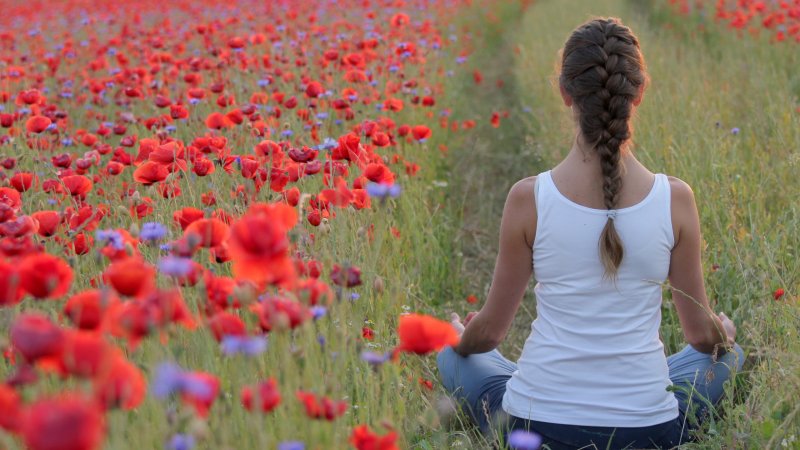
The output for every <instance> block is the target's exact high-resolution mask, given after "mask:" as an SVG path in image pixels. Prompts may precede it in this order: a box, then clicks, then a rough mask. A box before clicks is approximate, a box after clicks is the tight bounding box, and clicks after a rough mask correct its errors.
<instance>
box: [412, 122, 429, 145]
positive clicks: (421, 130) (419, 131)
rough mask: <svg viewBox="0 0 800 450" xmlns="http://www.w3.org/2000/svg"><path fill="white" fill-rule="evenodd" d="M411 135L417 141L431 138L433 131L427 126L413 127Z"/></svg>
mask: <svg viewBox="0 0 800 450" xmlns="http://www.w3.org/2000/svg"><path fill="white" fill-rule="evenodd" d="M411 135H412V136H414V139H416V140H417V141H421V140H423V139H428V138H429V137H431V129H430V128H428V127H426V126H425V125H415V126H413V127H411Z"/></svg>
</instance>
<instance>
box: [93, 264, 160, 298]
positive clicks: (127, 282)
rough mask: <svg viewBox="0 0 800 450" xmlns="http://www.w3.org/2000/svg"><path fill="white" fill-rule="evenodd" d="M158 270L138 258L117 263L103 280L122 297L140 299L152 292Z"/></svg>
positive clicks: (110, 267) (106, 272)
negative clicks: (139, 297) (141, 296)
mask: <svg viewBox="0 0 800 450" xmlns="http://www.w3.org/2000/svg"><path fill="white" fill-rule="evenodd" d="M155 276H156V269H155V267H153V266H151V265H150V264H148V263H146V262H145V261H144V260H142V259H140V258H138V257H134V256H131V257H127V258H125V259H122V260H119V261H115V262H114V263H112V264H111V265H109V266H108V267H107V268H106V270H105V272H103V280H104V281H105V282H106V283H108V284H110V285H111V287H113V288H114V290H115V291H117V292H118V293H119V294H120V295H125V296H128V297H138V296H140V295H142V294H145V293H147V292H149V291H150V290H152V288H153V286H154V282H155V280H154V279H155Z"/></svg>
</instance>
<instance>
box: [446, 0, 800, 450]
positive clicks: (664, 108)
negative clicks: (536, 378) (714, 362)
mask: <svg viewBox="0 0 800 450" xmlns="http://www.w3.org/2000/svg"><path fill="white" fill-rule="evenodd" d="M662 3H666V2H658V1H636V2H633V1H624V0H602V1H596V2H585V1H580V0H558V1H555V0H549V1H548V0H542V1H537V2H535V3H534V4H533V5H532V7H530V8H528V9H527V11H526V13H525V15H524V17H522V18H521V19H520V18H518V17H517V16H513V11H511V14H512V16H513V17H512V16H507V17H501V20H500V21H499V22H498V23H499V24H500V26H495V27H490V28H488V29H487V30H485V33H486V37H487V39H486V40H487V42H488V43H489V46H490V47H488V48H489V49H490V50H489V51H490V52H491V54H492V55H493V56H494V58H495V59H494V61H493V62H492V64H491V65H488V66H486V67H485V68H483V67H482V71H483V74H484V77H485V81H484V82H483V83H484V84H485V83H486V80H489V81H490V82H492V81H491V80H492V79H502V80H503V81H504V86H503V88H501V89H497V88H494V89H492V88H490V87H488V86H477V85H476V86H474V87H473V88H472V89H470V90H469V91H466V92H464V94H465V95H469V96H472V98H473V100H472V101H474V102H477V103H476V104H482V105H486V104H489V105H492V106H495V105H496V107H497V108H499V109H503V110H507V111H509V113H510V115H509V117H508V118H507V119H504V120H502V121H501V125H500V129H499V131H500V133H497V132H496V131H495V132H494V133H479V134H480V135H482V136H483V135H485V136H487V137H486V138H485V139H481V138H478V139H475V140H474V141H473V142H471V143H470V144H471V145H467V146H464V147H463V148H458V149H453V150H452V165H453V166H452V168H451V170H452V174H451V178H450V180H449V181H450V186H449V188H448V197H449V200H450V205H449V207H450V208H451V209H450V213H451V214H453V216H452V217H456V218H458V220H460V221H461V226H460V232H459V233H458V234H457V236H455V240H454V241H455V242H456V243H457V246H456V248H458V247H460V248H461V253H462V257H461V258H460V259H459V260H460V261H461V268H460V272H461V274H462V278H463V286H465V292H463V293H459V294H470V293H471V294H475V295H477V296H478V298H479V299H480V301H481V302H482V301H483V300H484V299H485V294H486V293H487V292H488V287H489V283H490V282H491V277H492V270H493V269H494V259H495V257H496V255H497V236H498V234H497V230H498V226H499V222H500V216H501V213H502V207H503V202H504V200H505V196H506V194H507V192H508V189H509V188H510V186H511V185H512V184H513V183H514V182H516V181H517V180H519V179H520V178H524V177H526V176H529V175H533V174H535V173H538V172H539V171H541V170H546V169H547V168H549V167H551V166H552V165H553V164H554V163H555V162H557V161H558V160H560V158H561V157H563V155H565V154H566V152H567V151H568V148H569V143H570V142H571V139H572V124H571V123H570V121H569V118H568V115H567V114H566V112H565V110H564V108H563V105H562V104H561V102H560V98H559V97H558V91H557V87H556V86H557V85H556V84H555V83H554V80H555V73H556V72H555V62H556V55H557V51H558V50H559V48H560V47H561V46H562V45H563V42H564V40H565V39H566V37H567V36H568V34H569V32H570V31H571V30H572V29H573V28H574V27H575V26H577V25H578V24H580V23H581V22H583V21H584V20H586V19H588V18H589V17H591V16H594V15H612V16H617V17H620V18H622V20H623V22H624V23H626V24H627V25H629V26H630V27H631V28H632V29H633V30H634V32H635V33H636V34H637V35H638V36H639V38H640V40H641V42H642V49H643V52H644V55H645V59H646V61H647V63H648V67H649V70H650V74H651V78H652V84H651V86H650V88H649V90H648V91H647V93H646V94H645V100H644V102H643V104H642V106H641V108H640V110H639V115H638V118H637V121H636V123H635V128H636V130H635V134H634V142H635V143H636V145H635V148H634V151H635V152H636V154H637V156H638V157H639V158H640V160H642V161H643V162H644V163H645V164H646V165H647V166H648V167H650V168H651V169H652V170H654V171H657V172H664V173H667V174H670V175H674V176H677V177H679V178H681V179H683V180H685V181H687V182H688V183H689V184H690V185H691V186H693V189H694V191H695V195H696V198H697V202H698V207H699V209H700V214H701V221H702V231H703V235H704V239H705V249H704V267H705V271H706V283H707V291H708V295H709V298H710V299H711V301H712V302H713V303H714V308H715V309H716V310H718V311H725V312H726V313H727V314H728V315H729V316H731V317H732V318H733V319H734V321H735V322H736V323H737V326H738V329H739V331H738V341H739V342H740V343H741V344H742V346H743V347H744V348H745V349H746V351H747V353H748V361H747V364H746V366H745V373H743V374H741V376H739V377H737V379H736V383H735V385H734V386H732V388H731V389H730V391H729V393H730V394H731V395H729V396H728V398H727V399H726V400H725V401H724V402H723V403H724V404H723V409H724V410H725V415H724V417H723V418H722V420H716V421H714V422H713V423H711V425H710V428H709V429H708V430H706V431H705V433H704V437H703V439H702V440H701V442H700V443H699V444H696V445H697V446H698V447H696V448H780V446H781V443H782V442H784V440H786V441H785V442H786V443H787V445H789V447H788V448H798V447H797V446H798V445H800V444H799V443H798V442H800V413H798V406H797V402H796V399H797V398H800V375H799V374H800V356H798V355H800V337H798V330H799V329H800V308H798V303H797V287H798V286H800V263H798V258H797V252H798V248H797V245H798V244H797V243H798V242H800V218H798V204H797V201H796V199H797V198H799V197H800V184H798V183H797V182H796V173H797V169H798V163H800V114H798V113H797V112H796V111H795V108H796V107H797V104H798V103H800V100H799V99H800V74H798V72H797V70H796V67H800V52H798V51H797V47H796V46H795V47H791V46H773V45H770V44H769V43H768V42H766V41H757V40H753V39H751V38H749V37H748V38H743V39H740V38H737V36H736V35H735V34H734V33H732V32H729V31H726V30H722V29H719V28H717V27H716V26H715V25H713V24H706V31H704V32H699V31H697V25H698V24H697V23H696V22H695V21H697V20H701V19H697V18H696V19H693V20H695V21H691V20H689V21H687V19H685V18H675V17H673V16H672V15H671V14H669V13H668V12H667V11H666V9H664V6H663V5H662ZM487 122H488V118H487ZM482 126H489V125H488V124H482ZM532 287H533V283H532V284H531V286H530V288H531V289H529V292H528V293H527V294H526V298H525V301H524V302H523V306H522V308H521V309H520V312H519V313H518V315H517V318H516V320H515V325H514V328H513V330H512V332H511V333H510V334H509V336H508V338H507V339H506V342H504V343H503V345H502V346H501V351H503V352H504V353H505V354H506V355H507V356H509V357H510V358H516V357H517V356H518V354H519V350H520V349H521V345H522V342H523V341H524V339H525V337H526V336H527V333H528V330H529V326H530V321H531V320H532V319H533V317H534V311H535V305H534V302H533V300H532V292H531V290H532ZM779 288H781V289H784V290H785V294H784V296H783V297H781V298H780V299H779V300H775V299H774V298H773V293H774V292H775V291H776V289H779ZM669 298H670V296H669V291H668V290H665V303H664V308H663V314H664V323H663V326H662V335H663V339H664V341H665V344H666V346H667V349H668V352H674V351H676V350H677V349H678V348H680V347H681V346H682V345H683V337H682V333H681V331H680V328H679V324H678V321H677V316H676V315H675V313H674V309H673V308H672V305H671V303H670V300H669ZM450 300H451V301H450V302H446V303H445V304H443V305H442V313H445V312H447V311H449V310H456V311H458V312H466V311H468V310H470V309H478V308H479V307H480V303H479V304H477V305H468V304H466V303H465V302H464V300H463V296H462V297H457V296H454V298H452V299H450ZM472 306H474V308H472ZM792 437H794V439H795V441H794V442H792ZM465 439H471V440H475V439H478V438H477V437H476V436H475V435H474V434H471V435H469V436H468V437H466V438H465ZM793 445H794V446H795V447H792V446H793ZM692 448H695V447H692Z"/></svg>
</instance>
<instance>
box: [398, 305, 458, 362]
mask: <svg viewBox="0 0 800 450" xmlns="http://www.w3.org/2000/svg"><path fill="white" fill-rule="evenodd" d="M397 334H398V335H399V337H400V345H399V346H398V348H397V349H398V350H399V351H405V352H410V353H416V354H420V355H424V354H426V353H430V352H432V351H438V350H440V349H442V348H443V347H445V346H447V345H457V344H458V342H459V340H460V337H459V335H458V333H457V332H456V330H455V328H453V326H452V325H451V324H450V323H448V322H445V321H443V320H439V319H437V318H435V317H431V316H427V315H424V314H405V315H402V316H400V324H399V326H398V327H397Z"/></svg>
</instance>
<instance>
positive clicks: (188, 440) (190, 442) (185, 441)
mask: <svg viewBox="0 0 800 450" xmlns="http://www.w3.org/2000/svg"><path fill="white" fill-rule="evenodd" d="M193 448H194V436H192V435H191V434H176V435H175V436H172V439H170V440H169V445H167V449H168V450H191V449H193Z"/></svg>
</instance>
